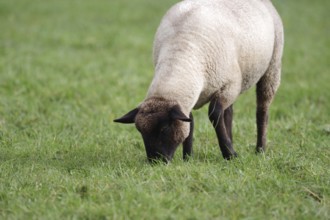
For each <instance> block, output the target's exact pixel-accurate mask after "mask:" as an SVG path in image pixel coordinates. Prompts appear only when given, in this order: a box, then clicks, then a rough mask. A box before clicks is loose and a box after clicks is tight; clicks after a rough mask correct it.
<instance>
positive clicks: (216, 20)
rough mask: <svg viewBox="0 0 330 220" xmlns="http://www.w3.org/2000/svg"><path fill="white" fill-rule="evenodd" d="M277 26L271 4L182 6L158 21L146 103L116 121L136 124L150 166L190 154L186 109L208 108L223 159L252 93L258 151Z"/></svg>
mask: <svg viewBox="0 0 330 220" xmlns="http://www.w3.org/2000/svg"><path fill="white" fill-rule="evenodd" d="M282 51H283V26H282V22H281V19H280V17H279V15H278V13H277V12H276V10H275V8H274V7H273V5H272V3H271V1H270V0H185V1H182V2H179V3H177V4H176V5H174V6H173V7H172V8H171V9H170V10H169V11H168V12H167V13H166V15H165V16H164V18H163V19H162V22H161V24H160V26H159V28H158V30H157V33H156V36H155V41H154V53H153V57H154V66H155V75H154V78H153V80H152V83H151V85H150V87H149V91H148V94H147V96H146V98H145V100H144V101H143V102H142V104H140V105H139V106H138V107H137V108H135V109H133V110H132V111H130V112H129V113H127V114H126V115H124V116H123V117H121V118H119V119H116V120H115V122H120V123H135V125H136V128H137V129H138V130H139V131H140V133H141V134H142V137H143V140H144V145H145V148H146V153H147V157H148V159H149V160H154V159H157V158H162V159H163V160H165V161H169V160H171V159H172V157H173V154H174V152H175V150H176V148H177V147H178V145H179V144H181V143H183V157H184V159H186V158H187V157H188V156H190V155H191V152H192V136H193V127H194V124H193V117H192V114H191V111H192V109H198V108H200V107H201V106H203V105H204V104H206V103H210V105H209V119H210V121H211V122H212V124H213V127H214V128H215V131H216V134H217V137H218V141H219V146H220V149H221V152H222V155H223V157H224V158H226V159H230V158H232V157H235V156H236V155H237V154H236V152H235V151H234V149H233V144H232V118H233V108H232V105H233V103H234V101H235V100H236V99H237V97H238V96H239V95H240V94H241V93H243V92H244V91H246V90H247V89H249V88H250V87H252V86H253V85H256V87H257V113H256V116H257V133H258V135H257V146H256V147H257V148H256V150H257V151H258V152H260V151H264V150H265V147H266V131H267V124H268V109H269V106H270V104H271V102H272V99H273V97H274V95H275V92H276V90H277V89H278V87H279V84H280V76H281V59H282Z"/></svg>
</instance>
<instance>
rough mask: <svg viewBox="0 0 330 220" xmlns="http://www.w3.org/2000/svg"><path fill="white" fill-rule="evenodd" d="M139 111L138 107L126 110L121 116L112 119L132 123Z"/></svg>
mask: <svg viewBox="0 0 330 220" xmlns="http://www.w3.org/2000/svg"><path fill="white" fill-rule="evenodd" d="M138 112H139V109H138V108H135V109H133V110H132V111H130V112H128V113H127V114H126V115H124V116H123V117H121V118H117V119H115V120H113V121H114V122H118V123H124V124H132V123H134V122H135V116H136V114H137V113H138Z"/></svg>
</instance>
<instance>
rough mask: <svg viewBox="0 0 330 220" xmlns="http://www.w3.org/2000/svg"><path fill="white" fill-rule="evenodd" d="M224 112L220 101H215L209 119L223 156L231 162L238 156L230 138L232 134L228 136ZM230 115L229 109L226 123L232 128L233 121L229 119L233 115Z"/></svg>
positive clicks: (210, 108) (211, 105) (212, 102)
mask: <svg viewBox="0 0 330 220" xmlns="http://www.w3.org/2000/svg"><path fill="white" fill-rule="evenodd" d="M229 108H231V107H229ZM224 112H225V111H224V110H223V108H222V105H221V103H220V100H219V99H213V100H212V101H211V103H210V106H209V119H210V121H211V123H212V125H213V127H214V129H215V132H216V134H217V137H218V141H219V146H220V150H221V152H222V156H223V157H224V158H225V159H227V160H229V159H232V158H233V157H236V156H237V154H236V152H235V150H234V148H233V146H232V141H231V138H230V135H231V132H230V134H228V131H227V128H226V123H225V117H226V116H225V114H224ZM230 113H231V110H230V109H229V111H228V112H227V119H226V122H227V123H228V124H230V126H231V120H229V118H230V117H228V116H230V115H231V116H232V114H230ZM229 122H230V123H229ZM230 130H231V129H230Z"/></svg>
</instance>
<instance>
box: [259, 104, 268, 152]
mask: <svg viewBox="0 0 330 220" xmlns="http://www.w3.org/2000/svg"><path fill="white" fill-rule="evenodd" d="M267 125H268V108H262V107H257V136H258V137H257V148H256V151H257V152H264V151H265V150H266V142H267Z"/></svg>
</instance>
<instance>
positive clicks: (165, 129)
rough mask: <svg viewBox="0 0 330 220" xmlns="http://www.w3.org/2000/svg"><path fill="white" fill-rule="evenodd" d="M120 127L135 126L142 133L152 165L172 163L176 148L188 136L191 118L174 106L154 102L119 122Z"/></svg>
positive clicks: (163, 101)
mask: <svg viewBox="0 0 330 220" xmlns="http://www.w3.org/2000/svg"><path fill="white" fill-rule="evenodd" d="M115 122H119V123H135V126H136V128H137V129H138V131H139V132H140V133H141V135H142V138H143V141H144V146H145V149H146V153H147V158H148V160H149V161H154V160H157V159H161V160H163V161H166V162H167V161H170V160H171V159H172V157H173V155H174V152H175V150H176V148H177V147H178V146H179V144H181V143H182V142H183V141H184V140H185V139H186V138H187V137H188V135H189V123H187V122H191V119H190V118H188V117H187V116H186V115H185V114H184V113H183V112H182V111H181V109H180V107H179V105H177V104H176V103H175V102H171V101H167V100H164V99H160V98H151V99H148V100H146V101H145V102H143V103H142V104H141V105H140V106H139V107H138V108H135V109H133V110H132V111H130V112H128V113H127V114H126V115H124V116H123V117H121V118H119V119H116V120H115Z"/></svg>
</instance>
